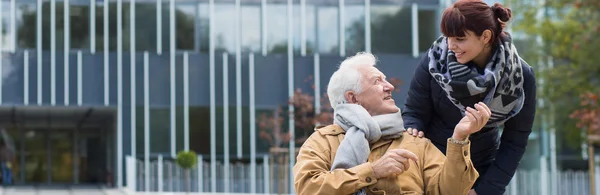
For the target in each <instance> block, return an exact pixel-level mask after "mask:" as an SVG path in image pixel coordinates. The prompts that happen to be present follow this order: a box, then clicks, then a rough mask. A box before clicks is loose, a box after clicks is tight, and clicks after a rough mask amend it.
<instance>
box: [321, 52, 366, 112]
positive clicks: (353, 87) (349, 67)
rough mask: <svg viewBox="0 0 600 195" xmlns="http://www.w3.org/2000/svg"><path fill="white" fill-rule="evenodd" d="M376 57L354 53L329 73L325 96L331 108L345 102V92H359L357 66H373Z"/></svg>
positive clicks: (359, 81) (360, 78)
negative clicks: (331, 73)
mask: <svg viewBox="0 0 600 195" xmlns="http://www.w3.org/2000/svg"><path fill="white" fill-rule="evenodd" d="M376 62H377V59H376V58H375V56H374V55H373V54H371V53H367V52H359V53H357V54H356V55H354V56H352V57H349V58H347V59H346V60H344V61H343V62H342V63H341V64H340V67H339V68H338V70H337V71H335V72H334V73H333V75H331V78H330V79H329V85H328V86H327V96H328V97H329V103H330V104H331V108H333V109H334V110H335V107H336V106H337V105H338V104H344V103H347V102H348V100H346V97H345V95H344V94H345V93H346V92H348V91H354V92H355V93H360V91H361V90H362V88H361V85H360V83H361V80H362V73H361V72H360V71H359V70H358V68H360V67H362V66H375V63H376Z"/></svg>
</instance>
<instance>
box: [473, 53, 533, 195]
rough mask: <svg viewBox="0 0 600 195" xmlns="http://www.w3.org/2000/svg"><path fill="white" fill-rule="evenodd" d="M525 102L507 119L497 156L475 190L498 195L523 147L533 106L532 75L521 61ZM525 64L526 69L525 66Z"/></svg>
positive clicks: (513, 170)
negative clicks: (519, 109)
mask: <svg viewBox="0 0 600 195" xmlns="http://www.w3.org/2000/svg"><path fill="white" fill-rule="evenodd" d="M523 66H524V67H523V74H524V79H525V80H524V83H523V85H524V87H523V89H524V91H525V102H524V104H523V108H522V109H521V111H520V112H519V114H517V115H515V116H514V117H513V118H511V119H509V120H507V121H506V123H505V124H504V130H503V132H502V137H501V138H500V139H501V141H500V147H499V149H498V152H497V153H496V158H495V160H494V162H493V163H492V165H491V166H490V168H489V169H488V170H487V172H486V173H485V174H484V175H483V176H482V178H481V181H480V182H478V184H477V186H475V192H477V194H489V195H501V194H504V192H505V191H506V186H508V183H509V182H510V180H511V179H512V177H513V176H514V174H515V172H516V170H517V167H518V166H519V161H521V158H523V154H524V153H525V148H526V147H527V141H528V139H529V134H530V133H531V128H532V126H533V121H534V118H535V110H536V83H535V75H534V73H533V70H532V69H531V67H529V65H525V64H524V65H523ZM526 68H527V70H525V69H526Z"/></svg>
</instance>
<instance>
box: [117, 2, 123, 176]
mask: <svg viewBox="0 0 600 195" xmlns="http://www.w3.org/2000/svg"><path fill="white" fill-rule="evenodd" d="M122 26H123V0H117V106H118V107H117V112H118V113H117V117H118V119H117V186H118V187H122V186H123V28H122Z"/></svg>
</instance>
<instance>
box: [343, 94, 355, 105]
mask: <svg viewBox="0 0 600 195" xmlns="http://www.w3.org/2000/svg"><path fill="white" fill-rule="evenodd" d="M344 97H345V98H346V101H348V103H351V104H356V103H358V100H356V93H354V91H347V92H346V93H345V94H344Z"/></svg>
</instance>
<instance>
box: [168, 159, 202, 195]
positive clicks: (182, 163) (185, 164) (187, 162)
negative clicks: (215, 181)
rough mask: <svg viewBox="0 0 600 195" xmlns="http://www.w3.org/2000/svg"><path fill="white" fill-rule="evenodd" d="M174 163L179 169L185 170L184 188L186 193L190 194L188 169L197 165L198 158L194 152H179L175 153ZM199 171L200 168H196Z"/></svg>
mask: <svg viewBox="0 0 600 195" xmlns="http://www.w3.org/2000/svg"><path fill="white" fill-rule="evenodd" d="M175 162H176V163H177V165H179V167H181V168H183V169H184V170H185V186H186V190H187V193H190V169H192V168H194V167H195V166H196V164H198V158H197V156H196V152H194V151H180V152H178V153H177V158H176V159H175ZM198 168H199V169H200V168H202V167H198Z"/></svg>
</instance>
